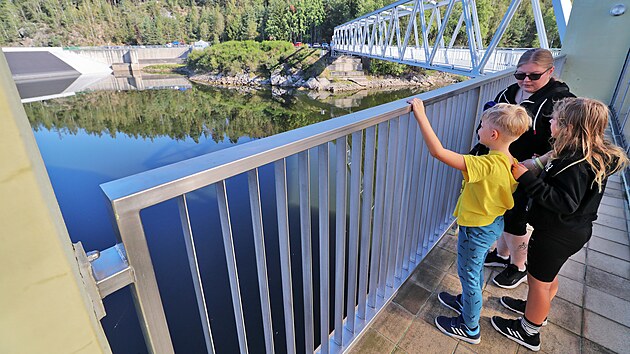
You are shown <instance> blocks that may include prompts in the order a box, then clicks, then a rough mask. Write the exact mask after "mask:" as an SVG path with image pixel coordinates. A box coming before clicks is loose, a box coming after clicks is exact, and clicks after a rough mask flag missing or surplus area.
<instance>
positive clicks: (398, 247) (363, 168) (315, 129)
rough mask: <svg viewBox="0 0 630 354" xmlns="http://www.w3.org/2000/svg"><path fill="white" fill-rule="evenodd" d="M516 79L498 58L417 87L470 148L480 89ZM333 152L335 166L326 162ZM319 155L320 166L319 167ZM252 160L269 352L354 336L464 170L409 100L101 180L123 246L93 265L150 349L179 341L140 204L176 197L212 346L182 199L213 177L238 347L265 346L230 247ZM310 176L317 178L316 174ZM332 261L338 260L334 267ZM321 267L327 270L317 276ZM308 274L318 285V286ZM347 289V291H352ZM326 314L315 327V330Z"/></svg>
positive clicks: (445, 217)
mask: <svg viewBox="0 0 630 354" xmlns="http://www.w3.org/2000/svg"><path fill="white" fill-rule="evenodd" d="M513 81H514V80H513V78H512V76H511V70H510V71H503V72H500V73H496V74H493V75H489V76H487V77H480V78H477V79H472V80H469V81H466V82H461V83H458V84H455V85H451V86H448V87H444V88H441V89H437V90H434V91H430V92H426V93H423V94H421V95H420V97H421V98H422V99H423V100H424V101H425V104H426V107H427V113H428V115H429V117H430V119H431V121H432V122H433V126H434V128H435V130H436V133H437V135H438V136H439V137H440V138H441V140H442V142H443V143H444V145H445V146H446V147H448V148H450V149H453V150H456V151H467V150H468V149H469V148H470V147H471V145H472V143H473V140H474V135H475V134H474V128H475V127H476V124H477V122H478V119H479V116H480V114H481V110H482V107H483V103H484V102H486V101H488V100H491V99H492V98H493V97H494V95H495V94H496V93H497V92H499V91H500V90H501V89H502V88H504V87H505V86H507V85H508V84H509V83H511V82H513ZM289 158H291V159H292V160H291V161H293V159H297V162H298V163H297V174H298V178H297V179H296V180H297V181H294V180H293V179H287V163H286V161H287V160H288V159H289ZM311 160H317V163H314V162H313V161H311ZM267 164H273V167H274V181H275V182H274V186H268V185H265V186H261V185H260V182H259V178H258V170H259V168H260V167H262V166H264V165H267ZM332 166H335V167H334V168H332V171H331V167H332ZM348 166H349V167H348ZM311 169H314V170H316V172H315V171H313V173H311ZM243 173H246V174H247V181H248V182H247V183H248V187H247V188H248V195H249V204H250V209H251V223H252V227H253V244H254V248H255V258H256V260H255V262H256V269H257V272H258V274H257V279H258V290H259V293H260V305H261V307H260V308H261V310H260V311H261V314H260V318H262V326H261V327H262V328H263V330H264V337H265V349H264V350H265V351H266V352H269V353H271V352H274V348H282V351H285V350H286V351H287V352H289V353H294V352H314V351H319V352H321V353H328V352H342V351H344V350H346V349H347V348H348V347H349V346H350V345H351V343H352V342H353V340H354V339H355V338H356V337H357V336H358V335H359V334H360V333H361V331H362V330H363V329H365V328H366V327H367V325H368V324H369V323H370V321H372V320H373V319H374V318H375V316H376V315H377V314H378V313H379V311H380V310H381V309H382V308H383V307H384V306H385V305H386V304H387V303H388V302H389V301H390V300H391V298H392V297H393V295H394V294H395V293H396V291H397V289H398V287H399V286H400V285H401V284H402V283H403V282H404V281H405V280H406V279H407V277H408V276H409V275H410V274H411V272H412V271H413V270H414V269H415V267H416V266H417V265H418V264H419V262H420V261H421V260H422V258H423V257H424V256H425V255H426V253H427V252H428V251H429V250H430V249H431V248H432V247H433V245H434V244H435V243H436V242H437V241H438V240H439V238H440V237H441V236H442V235H443V234H444V233H445V232H446V231H447V230H448V228H449V227H450V226H451V225H452V223H453V217H452V215H451V214H452V210H453V208H454V206H455V202H456V199H457V195H458V192H459V190H460V187H461V174H460V173H459V172H458V171H455V170H454V169H452V168H449V167H447V166H445V165H444V164H441V163H439V162H438V161H436V160H435V159H433V158H432V157H431V156H430V154H429V153H428V151H427V149H426V148H425V146H424V143H423V141H422V137H421V134H420V131H419V129H418V128H417V124H416V123H415V120H414V119H413V116H412V115H410V109H409V105H408V104H407V103H406V102H405V100H399V101H395V102H392V103H388V104H384V105H381V106H378V107H374V108H370V109H367V110H364V111H361V112H357V113H353V114H349V115H346V116H343V117H340V118H336V119H331V120H328V121H324V122H321V123H318V124H314V125H311V126H307V127H303V128H300V129H296V130H293V131H290V132H286V133H282V134H278V135H275V136H271V137H268V138H265V139H261V140H256V141H252V142H249V143H246V144H243V145H239V146H236V147H232V148H227V149H224V150H220V151H217V152H213V153H210V154H206V155H203V156H199V157H196V158H192V159H189V160H185V161H181V162H178V163H175V164H172V165H168V166H164V167H161V168H157V169H154V170H150V171H146V172H143V173H140V174H137V175H133V176H129V177H126V178H122V179H119V180H115V181H112V182H108V183H105V184H103V185H101V187H102V189H103V191H104V193H105V195H106V196H107V198H108V199H109V201H110V203H111V211H112V215H113V220H114V222H115V225H116V228H117V233H118V244H117V245H116V246H115V250H113V251H112V250H106V251H104V252H103V253H104V254H110V255H112V256H113V257H109V259H114V260H115V261H114V262H113V263H118V264H117V265H115V266H113V265H111V264H109V265H107V264H106V263H105V261H104V260H103V262H102V263H101V261H100V260H99V258H96V259H95V260H94V261H93V262H92V265H93V266H94V268H95V271H94V272H95V274H100V275H97V276H96V278H97V282H98V286H99V289H106V290H107V291H106V293H108V294H109V293H111V292H113V291H114V289H113V288H120V287H123V286H126V285H131V289H132V294H133V295H134V300H135V303H136V308H137V312H138V316H139V317H140V323H141V326H142V328H143V332H144V334H145V341H146V343H147V346H148V347H149V350H150V351H152V352H154V353H172V352H174V348H173V344H172V342H171V336H170V334H169V328H168V324H167V321H166V316H165V314H164V309H163V307H162V300H161V296H160V292H159V289H158V286H157V282H156V276H155V273H154V269H153V265H152V261H151V255H150V254H149V248H148V246H147V238H146V235H145V231H144V227H143V224H144V223H147V222H150V220H143V219H142V218H141V211H142V210H144V209H146V208H149V207H151V206H154V205H156V204H159V203H162V202H164V201H168V200H176V201H177V203H178V207H179V220H180V222H181V229H182V231H183V232H182V234H183V235H184V238H185V245H186V250H187V254H188V259H189V266H190V270H191V274H192V281H193V283H194V289H195V294H196V297H197V307H198V311H199V315H200V318H201V323H200V326H201V327H202V329H203V332H204V335H205V342H206V347H207V350H208V352H210V353H212V352H214V338H213V336H212V328H211V327H212V326H211V325H210V314H209V313H208V308H207V302H206V300H207V299H206V294H205V293H204V286H203V279H202V276H201V274H202V272H201V269H200V265H199V264H200V262H199V260H198V258H197V251H198V250H197V249H196V246H195V237H194V235H193V228H192V227H191V216H190V213H189V207H188V205H187V195H188V194H190V193H192V192H194V191H196V190H199V189H201V188H204V187H207V186H214V188H215V189H216V198H217V205H218V208H219V214H220V228H219V226H216V225H207V226H208V227H209V228H212V227H214V228H216V229H217V230H220V231H217V232H216V234H217V237H219V235H218V233H220V234H221V237H222V238H223V241H224V248H225V256H226V260H227V269H228V273H229V283H230V291H231V294H232V307H233V309H232V310H233V314H234V319H235V321H236V328H237V331H236V332H237V333H236V335H237V337H238V343H239V346H240V351H241V352H243V353H244V352H248V351H249V350H252V351H257V352H258V351H262V350H263V348H250V347H249V346H248V340H247V334H246V331H245V320H244V317H247V316H246V315H245V314H244V313H243V303H242V300H241V293H240V284H239V276H238V266H237V261H236V256H235V254H238V252H235V245H234V235H233V234H232V225H233V224H234V223H235V222H239V220H233V217H231V214H230V210H233V209H231V207H230V206H229V204H228V196H227V189H226V180H228V179H230V178H231V177H233V176H236V175H239V174H243ZM312 176H315V177H314V178H312ZM311 179H314V180H315V181H314V182H316V183H315V184H316V186H315V185H313V186H312V185H311ZM333 184H334V185H335V188H334V189H335V191H334V193H332V191H331V189H332V188H331V186H332V185H333ZM261 187H264V188H266V189H268V188H274V190H275V192H274V193H275V199H276V208H277V225H278V232H277V234H270V233H267V234H265V230H264V227H263V222H262V220H263V217H262V208H261V197H260V190H261ZM289 191H298V192H297V193H298V194H299V223H300V228H299V229H300V232H299V234H291V233H290V232H289V229H290V228H289V223H290V220H289V218H288V210H289V205H288V202H287V199H288V198H287V195H288V193H289ZM293 193H295V192H293ZM312 193H313V194H314V193H317V194H316V195H317V196H318V197H317V198H312V196H311V194H312ZM331 195H333V196H332V197H331ZM315 200H316V201H317V203H314V201H315ZM333 203H334V204H333ZM332 205H335V207H334V208H332ZM314 210H317V211H318V213H317V215H318V217H317V218H315V219H317V220H311V215H312V214H311V211H314ZM346 210H347V212H346ZM329 218H334V220H335V228H334V229H335V230H336V231H335V234H334V235H331V234H329V230H330V229H331V227H330V226H331V225H329V222H330V220H329ZM311 222H313V223H317V224H318V225H319V228H318V234H317V235H312V234H311ZM265 237H266V238H269V237H272V238H277V239H278V243H279V246H278V247H279V257H280V260H279V264H280V273H281V279H282V281H281V285H279V288H281V289H275V288H274V289H275V290H276V291H278V293H281V294H282V298H283V301H282V304H283V305H282V309H275V310H274V312H276V311H282V312H283V314H284V321H285V322H284V332H285V336H286V341H285V342H282V343H280V342H279V341H275V342H274V332H278V331H281V330H280V329H279V328H272V319H271V304H270V301H269V293H270V286H271V285H270V284H269V282H268V274H267V271H268V270H267V267H268V265H269V261H270V260H269V259H268V257H267V255H266V253H265V247H264V244H265V242H264V238H265ZM313 238H316V240H315V241H316V243H315V244H318V248H319V252H318V256H319V258H316V257H314V255H313V253H314V252H313V250H312V249H311V241H312V239H313ZM291 242H300V243H301V247H302V248H301V254H299V255H293V256H291V254H290V252H289V250H290V244H291ZM331 249H334V262H333V261H331V262H329V259H331V258H330V257H331V256H333V255H332V254H331V253H330V252H331ZM346 254H347V257H346ZM292 257H300V259H301V263H302V273H301V274H296V273H297V272H294V271H293V270H292V269H291V259H292ZM333 263H334V264H333ZM313 264H319V270H318V271H317V270H314V269H313V268H314V267H313ZM332 266H334V269H335V270H336V271H335V272H334V274H332V275H331V274H330V273H331V268H332ZM108 267H113V269H114V270H113V271H111V272H110V273H109V275H108V272H107V271H106V270H104V269H106V268H108ZM130 269H131V271H129V270H130ZM340 270H345V271H340ZM112 274H113V275H112ZM317 274H319V275H320V276H318V277H316V276H315V275H317ZM130 275H132V276H130ZM300 277H301V278H302V279H303V280H304V281H302V283H303V288H302V289H299V290H298V289H293V282H292V279H293V278H300ZM333 278H334V282H333V281H332V280H333ZM313 281H314V282H315V285H316V287H315V288H319V294H314V287H313ZM333 283H334V285H332V284H333ZM329 285H330V286H332V287H333V289H331V288H330V286H329ZM346 289H347V292H348V295H347V296H346V297H344V291H345V290H346ZM294 293H295V294H298V296H300V297H301V299H302V300H303V303H304V306H303V308H300V309H297V308H295V306H294V303H293V300H294V299H293V294H294ZM329 294H334V296H329ZM355 299H356V301H355ZM315 302H318V305H319V306H318V307H319V308H320V309H321V311H319V313H315V312H314V305H317V304H315ZM295 312H298V314H297V316H296V313H295ZM296 317H297V318H303V319H304V324H303V328H304V333H299V335H300V337H301V336H304V338H305V340H304V347H299V348H298V347H296V335H297V334H296V333H295V328H302V326H296V325H295V323H294V321H295V318H296ZM220 323H221V319H214V320H213V324H218V325H220ZM329 323H332V324H333V325H332V326H329ZM317 324H319V326H317ZM258 325H260V324H258ZM317 327H319V328H320V330H319V331H318V333H315V328H317ZM318 342H319V343H320V345H319V346H318V345H317V343H318Z"/></svg>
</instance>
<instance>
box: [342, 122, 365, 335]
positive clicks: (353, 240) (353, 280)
mask: <svg viewBox="0 0 630 354" xmlns="http://www.w3.org/2000/svg"><path fill="white" fill-rule="evenodd" d="M362 156H363V131H357V132H354V133H352V156H351V160H350V162H351V171H350V225H349V230H348V231H349V235H348V236H349V237H348V295H347V296H348V298H347V306H346V310H347V311H346V312H347V316H346V318H347V320H346V329H347V330H348V331H350V333H354V324H355V314H356V298H357V297H356V296H357V277H358V275H357V272H358V269H357V267H358V263H359V211H360V205H361V201H360V195H359V192H360V189H359V188H360V186H361V171H362V169H361V160H362Z"/></svg>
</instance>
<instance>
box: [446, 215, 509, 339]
mask: <svg viewBox="0 0 630 354" xmlns="http://www.w3.org/2000/svg"><path fill="white" fill-rule="evenodd" d="M502 232H503V216H502V215H501V216H498V217H497V218H496V219H494V221H493V222H492V223H491V224H490V225H487V226H478V227H467V226H460V227H459V237H458V238H457V274H458V275H459V281H460V282H461V284H462V306H463V309H462V317H463V318H464V323H465V324H466V326H468V328H471V329H472V328H476V327H477V326H479V316H480V314H481V305H482V302H483V297H482V294H481V292H482V287H483V281H484V279H483V262H484V260H485V258H486V252H487V251H488V249H489V248H490V246H492V244H493V243H494V241H496V240H497V239H498V238H499V236H501V233H502Z"/></svg>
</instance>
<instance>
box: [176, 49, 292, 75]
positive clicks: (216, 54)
mask: <svg viewBox="0 0 630 354" xmlns="http://www.w3.org/2000/svg"><path fill="white" fill-rule="evenodd" d="M294 51H295V49H294V48H293V45H292V44H291V43H289V42H285V41H265V42H255V41H228V42H223V43H220V44H216V45H213V46H210V47H208V48H206V49H204V50H203V51H193V52H192V53H190V55H189V56H188V59H187V65H188V66H189V67H190V68H191V69H193V70H199V71H209V72H215V73H223V74H227V75H235V74H242V73H268V72H270V71H271V70H272V69H273V68H274V67H275V66H277V65H278V64H279V63H280V62H282V61H284V60H285V59H286V58H287V57H288V56H289V55H290V54H292V53H293V52H294Z"/></svg>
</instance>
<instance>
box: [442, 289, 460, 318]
mask: <svg viewBox="0 0 630 354" xmlns="http://www.w3.org/2000/svg"><path fill="white" fill-rule="evenodd" d="M438 300H440V302H441V303H442V305H444V306H446V307H448V308H449V309H451V310H453V311H455V312H457V314H458V315H461V314H462V308H463V307H464V306H463V305H462V294H458V295H457V296H454V295H451V294H449V293H447V292H446V291H442V292H441V293H439V294H438Z"/></svg>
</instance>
